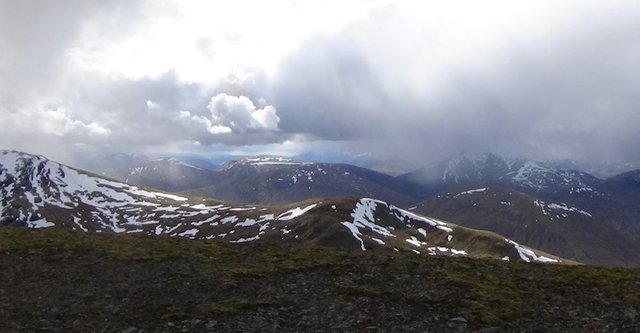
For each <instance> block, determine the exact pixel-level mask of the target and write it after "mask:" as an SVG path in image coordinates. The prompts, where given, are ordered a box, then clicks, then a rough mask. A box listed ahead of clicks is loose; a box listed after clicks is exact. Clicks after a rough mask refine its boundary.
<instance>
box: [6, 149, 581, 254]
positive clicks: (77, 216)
mask: <svg viewBox="0 0 640 333" xmlns="http://www.w3.org/2000/svg"><path fill="white" fill-rule="evenodd" d="M0 194H1V201H0V210H1V216H0V224H2V225H9V226H26V227H30V228H47V227H62V228H68V229H73V230H76V231H82V232H97V233H104V232H109V233H134V234H149V235H158V236H168V237H185V238H193V239H216V240H221V241H225V242H230V243H245V242H266V243H269V242H276V243H289V244H297V243H304V244H316V245H327V246H335V247H343V248H355V249H359V250H362V251H367V250H369V249H373V248H384V249H388V250H393V251H411V252H415V253H416V254H418V255H429V256H469V257H491V258H496V259H502V260H523V261H540V262H559V261H564V262H567V263H570V262H571V261H567V260H564V259H561V258H559V257H556V256H553V255H550V254H546V253H544V252H541V251H538V250H533V249H530V248H528V247H526V246H524V245H520V244H519V243H517V242H515V241H513V240H510V239H507V238H505V237H502V236H500V235H497V234H495V233H491V232H487V231H478V230H473V229H469V228H465V227H461V226H457V225H455V224H453V223H448V222H443V221H440V220H437V219H432V218H428V217H424V216H420V215H416V214H414V213H411V212H409V211H406V210H403V209H401V208H398V207H397V206H394V205H393V204H390V203H387V202H384V201H380V200H377V199H370V198H356V197H337V198H336V197H333V198H321V199H314V200H307V201H305V202H300V203H294V204H285V205H276V206H259V205H234V204H227V203H224V202H220V201H217V200H212V199H201V198H189V197H183V196H179V195H175V194H170V193H164V192H159V191H155V190H149V189H145V188H139V187H137V186H133V185H129V184H126V183H122V182H118V181H113V180H109V179H106V178H103V177H100V176H97V175H95V174H91V173H88V172H84V171H80V170H76V169H73V168H71V167H68V166H65V165H61V164H59V163H56V162H52V161H49V160H48V159H47V158H45V157H42V156H35V155H29V154H25V153H20V152H15V151H2V152H0Z"/></svg>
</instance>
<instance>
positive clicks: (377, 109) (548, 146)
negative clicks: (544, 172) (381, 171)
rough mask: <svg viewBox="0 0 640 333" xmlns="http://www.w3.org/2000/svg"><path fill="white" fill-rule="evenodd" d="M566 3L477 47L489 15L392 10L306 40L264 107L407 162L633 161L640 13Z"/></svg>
mask: <svg viewBox="0 0 640 333" xmlns="http://www.w3.org/2000/svg"><path fill="white" fill-rule="evenodd" d="M574 7H575V8H574ZM574 7H571V8H568V9H570V10H568V11H565V12H562V13H564V14H562V15H560V14H558V13H556V12H553V14H551V15H549V14H550V13H551V11H546V12H545V11H542V12H540V13H538V16H536V15H534V16H531V17H529V16H527V17H526V19H527V21H530V22H533V23H531V24H529V25H526V24H525V25H520V26H519V25H516V26H511V27H510V30H504V29H502V30H500V29H499V28H501V26H500V25H497V26H495V27H493V28H495V29H496V30H497V31H495V32H492V33H491V34H488V35H487V36H480V37H483V38H476V37H478V35H477V34H478V33H477V32H476V31H475V30H474V28H475V26H473V24H476V23H477V24H478V26H479V27H480V28H482V27H484V26H482V25H481V24H480V23H483V19H478V18H476V20H475V21H472V22H471V23H470V22H466V24H467V26H466V27H465V26H464V25H463V24H464V23H465V22H462V21H461V22H459V24H457V25H453V26H452V27H453V28H451V26H449V27H447V25H446V24H443V22H442V21H438V20H434V21H433V22H429V21H423V20H422V18H421V17H420V16H416V15H415V14H414V13H412V12H409V11H407V10H404V9H402V8H399V7H395V6H391V7H389V8H385V10H381V11H378V12H373V13H372V14H371V16H370V17H369V18H368V19H367V20H362V21H359V22H356V23H354V24H351V25H349V26H347V27H346V28H345V29H343V30H342V31H341V32H340V33H338V34H335V35H319V36H317V37H315V38H313V39H310V40H308V42H307V43H306V44H305V45H303V46H302V47H300V48H299V49H298V50H297V51H296V52H295V53H292V54H291V55H290V56H289V57H288V58H286V59H285V60H284V61H283V63H282V64H281V68H280V71H279V72H278V75H277V77H276V78H275V79H274V83H273V91H272V94H273V95H271V96H269V99H270V100H271V101H272V102H273V103H275V104H276V105H278V114H279V116H280V117H281V118H282V121H281V124H280V126H281V128H282V129H283V130H284V131H294V130H295V129H300V130H302V131H305V132H308V133H311V134H313V135H314V136H315V137H316V138H318V139H323V140H343V139H349V140H353V141H354V142H355V141H357V142H360V143H361V144H360V147H361V150H362V151H364V152H366V151H370V152H373V153H374V154H375V155H376V156H378V157H379V158H382V159H384V160H386V161H387V162H388V163H394V162H397V163H399V164H404V165H406V166H408V165H415V166H418V165H420V164H424V163H428V162H430V161H434V160H438V159H440V158H444V157H446V156H447V155H451V154H453V153H455V152H458V151H462V150H466V151H491V152H498V153H502V154H506V155H512V156H526V157H532V158H538V159H547V158H557V157H571V158H577V159H590V160H598V159H615V160H624V159H628V160H640V150H637V149H635V148H633V147H636V145H637V142H640V132H639V131H637V130H634V129H635V128H638V127H639V126H640V113H639V112H638V109H637V105H638V101H639V100H640V95H638V93H637V91H639V90H638V88H640V76H638V75H637V73H640V63H638V62H637V61H636V60H635V59H634V58H635V57H634V56H633V55H634V54H635V55H637V54H640V46H638V45H640V44H638V43H637V41H638V35H637V31H640V6H638V5H637V4H634V3H632V2H627V1H620V2H616V3H615V4H612V5H598V4H596V3H585V4H584V5H581V6H576V5H575V4H574ZM548 9H553V7H551V8H548ZM556 9H557V8H556ZM477 15H480V14H477ZM545 15H549V16H550V17H552V19H551V20H550V21H549V22H548V25H546V24H547V23H545V25H541V24H540V22H542V18H543V17H545ZM491 19H494V18H493V17H490V16H489V17H487V21H489V20H491ZM515 19H517V18H511V19H510V20H515ZM538 19H539V20H538ZM523 20H524V19H523ZM536 21H537V23H536ZM454 23H457V22H454ZM484 23H487V24H490V23H491V22H484ZM509 24H513V22H510V23H509ZM448 29H451V30H448ZM476 30H477V29H476ZM504 31H509V33H508V34H506V35H501V34H504Z"/></svg>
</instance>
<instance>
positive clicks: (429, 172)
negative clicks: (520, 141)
mask: <svg viewBox="0 0 640 333" xmlns="http://www.w3.org/2000/svg"><path fill="white" fill-rule="evenodd" d="M397 180H398V182H399V183H401V184H404V185H403V186H404V187H405V188H407V189H408V190H409V191H411V192H412V194H413V195H414V196H418V197H426V196H429V195H434V194H437V193H439V192H440V191H442V190H444V189H446V188H449V187H454V186H460V185H465V186H469V185H494V186H500V187H504V188H510V189H515V190H518V191H521V192H524V193H531V194H536V195H540V196H549V197H553V196H558V195H560V196H562V195H565V194H567V193H569V194H575V195H578V196H587V197H594V196H599V195H601V193H600V192H598V191H597V188H598V187H599V186H600V185H601V184H602V182H603V181H602V180H600V179H598V178H596V177H594V176H591V175H589V174H587V173H585V172H582V171H577V170H564V169H556V168H553V167H551V166H549V165H547V164H545V163H543V162H538V161H533V160H527V159H509V158H503V157H501V156H498V155H496V154H491V153H485V154H473V153H462V154H458V155H456V156H454V157H452V158H451V159H449V160H445V161H443V162H441V163H437V164H434V165H430V166H427V167H424V168H421V169H418V170H416V171H413V172H410V173H407V174H404V175H401V176H399V177H398V178H397Z"/></svg>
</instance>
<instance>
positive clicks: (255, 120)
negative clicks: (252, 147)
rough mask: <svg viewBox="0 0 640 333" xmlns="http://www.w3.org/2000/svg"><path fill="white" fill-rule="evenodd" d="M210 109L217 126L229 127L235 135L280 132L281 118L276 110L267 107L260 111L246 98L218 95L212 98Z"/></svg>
mask: <svg viewBox="0 0 640 333" xmlns="http://www.w3.org/2000/svg"><path fill="white" fill-rule="evenodd" d="M208 108H209V110H210V111H211V116H212V120H213V123H214V124H215V125H218V126H224V127H228V128H230V129H231V130H232V131H233V132H234V133H246V132H259V131H278V123H280V117H278V115H277V113H276V108H275V107H273V106H272V105H267V106H265V107H264V108H262V109H258V108H257V107H256V106H255V105H254V104H253V102H252V101H251V100H250V99H249V98H247V97H245V96H230V95H227V94H225V93H222V94H218V95H216V96H214V97H213V98H211V102H210V103H209V106H208Z"/></svg>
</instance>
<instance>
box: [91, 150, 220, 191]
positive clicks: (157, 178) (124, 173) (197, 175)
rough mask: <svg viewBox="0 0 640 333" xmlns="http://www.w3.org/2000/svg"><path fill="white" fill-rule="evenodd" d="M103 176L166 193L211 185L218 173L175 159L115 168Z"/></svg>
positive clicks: (160, 159) (156, 160) (166, 158)
mask: <svg viewBox="0 0 640 333" xmlns="http://www.w3.org/2000/svg"><path fill="white" fill-rule="evenodd" d="M103 175H105V176H108V177H110V178H114V179H119V180H121V181H123V182H125V183H128V184H135V185H140V186H146V187H152V188H157V189H161V190H164V191H172V192H177V191H184V190H188V189H193V188H196V187H202V186H206V185H210V184H212V183H215V182H216V181H217V179H218V178H217V177H216V175H217V174H216V173H215V172H214V171H212V170H209V169H204V168H200V167H196V166H194V165H191V164H187V163H184V162H181V161H179V160H177V159H175V158H169V157H165V158H158V159H153V160H149V161H145V162H142V163H138V164H135V165H130V166H126V167H122V168H113V169H111V170H108V171H105V172H103Z"/></svg>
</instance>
